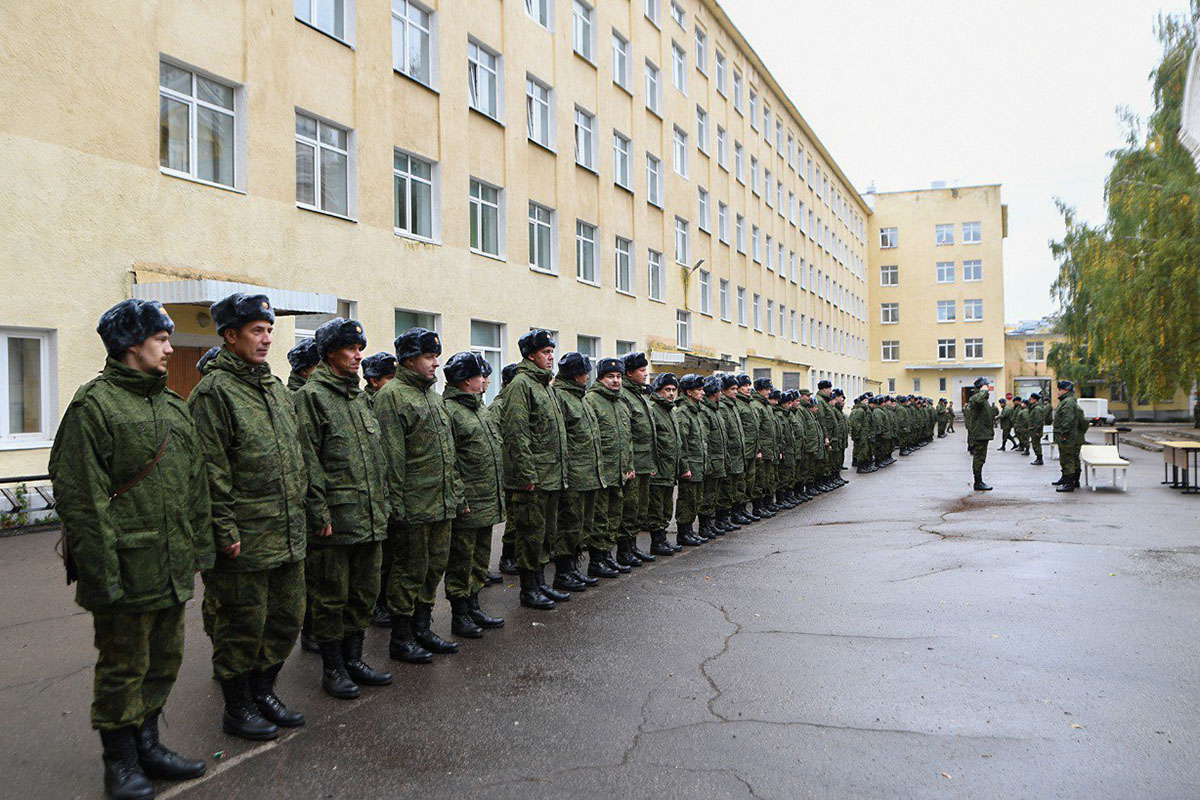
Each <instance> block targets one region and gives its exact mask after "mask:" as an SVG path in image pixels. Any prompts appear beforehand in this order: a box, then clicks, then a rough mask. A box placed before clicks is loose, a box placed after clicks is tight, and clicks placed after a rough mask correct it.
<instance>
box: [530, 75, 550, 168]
mask: <svg viewBox="0 0 1200 800" xmlns="http://www.w3.org/2000/svg"><path fill="white" fill-rule="evenodd" d="M539 93H544V94H545V97H541V96H539ZM539 112H540V113H541V114H542V115H544V121H543V120H541V119H539V116H538V115H539ZM556 116H557V115H556V114H555V113H554V88H553V87H552V86H550V84H548V83H546V82H544V81H542V80H539V79H538V78H537V77H535V76H534V75H532V74H530V73H526V74H525V134H526V137H527V138H528V139H529V141H531V142H533V143H535V144H538V145H541V146H542V147H544V148H546V149H547V150H554V139H555V137H554V135H555V133H556V131H555V125H556ZM542 124H544V125H545V128H546V130H545V131H544V136H545V138H544V139H539V138H538V135H537V134H538V130H537V128H539V127H541V125H542Z"/></svg>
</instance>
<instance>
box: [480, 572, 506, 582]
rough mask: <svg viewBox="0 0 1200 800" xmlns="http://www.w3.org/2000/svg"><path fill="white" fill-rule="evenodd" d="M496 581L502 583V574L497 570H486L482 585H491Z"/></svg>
mask: <svg viewBox="0 0 1200 800" xmlns="http://www.w3.org/2000/svg"><path fill="white" fill-rule="evenodd" d="M497 583H504V576H503V575H501V574H500V573H499V572H492V571H491V570H488V573H487V577H485V578H484V579H483V585H484V586H492V585H494V584H497Z"/></svg>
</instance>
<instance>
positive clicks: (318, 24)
mask: <svg viewBox="0 0 1200 800" xmlns="http://www.w3.org/2000/svg"><path fill="white" fill-rule="evenodd" d="M295 9H296V19H298V20H300V21H301V22H305V23H307V24H309V25H311V26H313V27H314V28H316V29H317V30H319V31H321V32H322V33H327V34H329V35H330V36H332V37H333V38H335V39H340V40H341V41H343V42H349V41H350V39H351V37H350V36H348V35H347V31H349V30H350V29H351V24H352V21H353V19H354V0H295Z"/></svg>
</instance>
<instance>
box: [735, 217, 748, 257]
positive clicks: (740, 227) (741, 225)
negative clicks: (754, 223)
mask: <svg viewBox="0 0 1200 800" xmlns="http://www.w3.org/2000/svg"><path fill="white" fill-rule="evenodd" d="M734 227H735V229H736V231H737V251H738V252H739V253H741V254H742V255H746V217H745V216H743V215H742V214H738V215H737V220H736V223H735V226H734Z"/></svg>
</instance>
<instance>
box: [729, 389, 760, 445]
mask: <svg viewBox="0 0 1200 800" xmlns="http://www.w3.org/2000/svg"><path fill="white" fill-rule="evenodd" d="M754 396H755V395H754V393H750V394H741V393H738V395H737V396H736V397H735V398H734V400H735V401H736V402H737V412H738V419H740V420H741V421H742V446H743V447H744V448H745V449H744V450H742V454H743V455H744V456H745V460H746V461H749V460H750V459H752V458H756V457H757V456H758V454H759V453H760V452H761V450H760V449H759V444H758V413H757V412H756V411H755V410H754V403H753V402H752V400H751V398H753V397H754Z"/></svg>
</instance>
